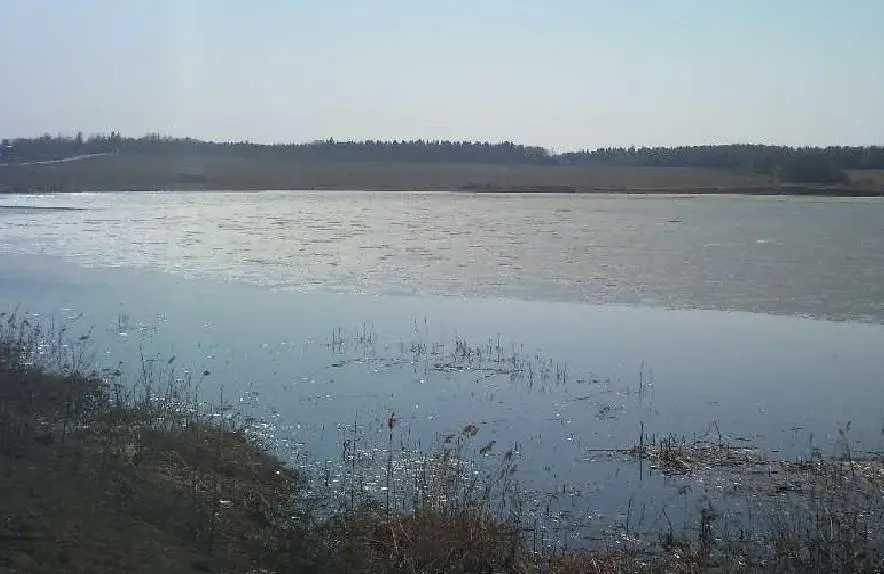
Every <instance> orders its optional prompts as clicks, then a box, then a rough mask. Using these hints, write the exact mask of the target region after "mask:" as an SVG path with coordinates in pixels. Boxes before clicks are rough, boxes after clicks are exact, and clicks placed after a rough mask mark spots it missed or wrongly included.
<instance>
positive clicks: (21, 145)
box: [0, 132, 884, 183]
mask: <svg viewBox="0 0 884 574" xmlns="http://www.w3.org/2000/svg"><path fill="white" fill-rule="evenodd" d="M103 153H127V154H147V155H169V156H182V155H189V156H200V155H203V156H212V157H219V156H220V157H240V158H268V159H283V160H291V161H316V162H320V161H329V162H332V161H369V162H435V163H484V164H531V165H611V166H630V167H694V168H717V169H731V170H741V171H752V172H757V173H765V174H769V175H771V176H772V177H775V178H777V179H778V180H779V181H782V182H807V183H811V182H815V183H838V182H842V181H845V179H846V176H845V174H844V171H845V170H849V169H884V147H882V146H866V147H859V146H830V147H786V146H768V145H749V144H738V145H707V146H678V147H640V148H636V147H616V148H614V147H606V148H597V149H594V150H584V151H579V152H569V153H561V154H554V153H552V152H550V151H549V150H546V149H544V148H542V147H538V146H524V145H517V144H514V143H512V142H509V141H506V142H502V143H489V142H477V141H448V140H421V139H418V140H383V141H381V140H366V141H338V140H333V139H328V140H318V141H313V142H310V143H304V144H273V145H267V144H256V143H252V142H248V141H237V142H214V141H204V140H198V139H193V138H171V137H162V136H160V135H157V134H149V135H146V136H143V137H138V138H134V137H123V136H122V135H121V134H120V133H119V132H111V133H110V134H96V135H91V136H89V137H84V136H83V134H82V133H80V134H77V135H76V136H74V137H67V136H55V137H52V136H50V135H49V134H44V135H43V136H41V137H37V138H16V139H3V140H2V142H0V162H13V163H19V162H35V161H50V160H56V159H62V158H65V157H71V156H77V155H88V154H103Z"/></svg>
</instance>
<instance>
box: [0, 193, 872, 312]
mask: <svg viewBox="0 0 884 574" xmlns="http://www.w3.org/2000/svg"><path fill="white" fill-rule="evenodd" d="M4 203H7V204H10V205H32V206H47V207H52V206H56V207H58V206H65V207H77V208H84V209H85V211H74V212H59V213H50V212H34V211H17V210H16V211H10V210H5V211H4V210H0V221H2V223H3V225H2V226H0V250H2V251H4V252H6V253H30V254H35V253H45V254H55V255H62V256H64V257H68V258H71V259H74V260H76V261H78V262H80V263H84V264H88V265H109V266H119V265H123V266H131V267H137V268H152V269H159V270H163V271H174V272H177V273H182V274H186V275H189V276H198V277H204V278H205V277H207V278H213V279H234V280H241V281H246V282H250V283H255V284H259V285H264V286H274V287H280V288H285V289H290V290H295V291H298V292H329V291H334V292H344V293H368V294H390V293H408V294H420V295H467V296H474V295H478V296H491V297H508V298H520V299H540V300H560V301H583V302H591V303H612V302H613V303H627V304H634V303H642V304H661V305H665V306H670V307H677V308H703V309H720V310H740V311H750V312H765V313H776V314H799V315H810V316H816V317H831V318H849V319H862V320H870V321H874V322H881V321H882V319H884V225H882V224H881V223H882V221H884V202H882V201H879V200H856V199H849V200H835V199H822V198H795V197H789V198H746V197H742V198H740V197H708V196H703V197H660V196H655V197H634V196H633V197H616V196H573V195H568V196H551V195H543V196H525V195H521V196H490V195H488V194H479V195H469V194H445V193H420V194H414V193H412V194H405V193H366V192H352V193H347V192H267V193H189V194H188V193H113V194H78V195H58V196H36V197H35V196H9V198H8V199H7V200H5V201H4Z"/></svg>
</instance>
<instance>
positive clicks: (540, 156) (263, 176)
mask: <svg viewBox="0 0 884 574" xmlns="http://www.w3.org/2000/svg"><path fill="white" fill-rule="evenodd" d="M872 170H884V147H881V146H873V147H826V148H811V147H804V148H791V147H776V146H761V145H721V146H684V147H671V148H663V147H654V148H632V147H630V148H599V149H596V150H587V151H581V152H570V153H562V154H554V153H551V152H550V151H548V150H546V149H544V148H541V147H536V146H523V145H517V144H514V143H511V142H502V143H488V142H466V141H465V142H453V141H424V140H414V141H360V142H354V141H335V140H323V141H316V142H311V143H306V144H284V145H283V144H280V145H263V144H254V143H249V142H211V141H202V140H196V139H191V138H166V137H160V136H156V135H150V136H145V137H140V138H130V137H122V136H121V135H120V134H118V133H116V132H113V133H111V134H110V135H98V136H93V137H89V138H84V137H82V136H77V137H72V138H68V137H50V136H43V137H39V138H18V139H4V140H2V142H0V191H7V192H9V191H31V190H44V191H45V190H55V191H80V190H107V189H415V190H419V189H471V190H477V191H507V190H509V191H547V192H563V191H564V192H586V191H694V192H716V191H717V192H724V191H732V192H741V193H768V192H774V193H777V192H786V193H792V192H795V191H796V190H797V189H798V188H795V187H794V186H810V187H809V188H807V189H809V190H810V191H820V186H825V190H828V191H838V193H841V192H842V191H844V190H845V189H846V190H847V192H845V193H844V194H846V195H850V194H852V192H858V191H859V190H860V188H862V191H863V193H862V194H873V195H874V194H877V193H878V191H880V188H881V186H882V182H881V178H880V172H873V171H872ZM789 186H792V187H789ZM825 190H823V191H825ZM839 190H840V191H839Z"/></svg>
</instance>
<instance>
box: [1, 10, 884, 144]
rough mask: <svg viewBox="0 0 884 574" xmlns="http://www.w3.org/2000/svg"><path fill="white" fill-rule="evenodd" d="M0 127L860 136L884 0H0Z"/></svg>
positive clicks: (262, 135) (873, 91) (259, 138)
mask: <svg viewBox="0 0 884 574" xmlns="http://www.w3.org/2000/svg"><path fill="white" fill-rule="evenodd" d="M0 10H2V12H3V14H4V18H3V19H2V20H0V78H3V80H4V86H3V88H2V89H0V137H33V136H37V135H40V134H42V133H44V132H48V133H50V134H53V135H54V134H56V133H64V134H68V135H73V134H75V133H76V132H78V131H82V132H84V133H85V134H87V135H88V134H90V133H97V132H101V133H108V132H110V131H118V132H122V133H123V134H124V135H129V136H135V137H138V136H140V135H143V134H145V133H159V134H162V135H167V136H172V137H194V138H198V139H206V140H216V141H238V140H249V141H252V142H255V143H288V142H291V143H304V142H309V141H312V140H316V139H327V138H334V139H337V140H366V139H375V140H378V139H379V140H394V139H395V140H411V139H424V140H435V139H442V140H458V141H460V140H479V141H505V140H509V141H513V142H515V143H519V144H525V145H538V146H542V147H545V148H547V149H550V150H552V151H556V152H561V151H570V150H578V149H585V148H596V147H607V146H612V147H619V146H630V145H635V146H636V147H642V146H677V145H706V144H730V143H758V144H775V145H792V146H804V145H809V146H827V145H880V144H881V143H882V139H884V138H882V134H884V106H881V105H880V95H881V94H882V93H884V72H882V70H881V67H880V63H881V61H882V59H884V35H882V34H880V30H879V29H878V28H879V27H880V23H881V22H882V21H884V2H877V1H875V0H855V1H854V2H851V3H849V4H841V3H838V2H836V1H833V0H810V1H806V2H800V1H798V0H783V1H781V2H778V3H776V4H774V3H770V2H765V1H763V0H746V1H744V2H741V3H727V4H726V3H709V2H706V3H704V2H699V1H696V0H694V1H688V0H681V1H675V0H673V1H672V2H664V1H662V0H661V1H651V0H647V1H643V2H636V3H634V4H631V5H629V6H627V5H626V4H625V3H616V4H615V3H613V2H602V1H592V0H584V1H577V0H560V2H558V3H557V4H556V6H555V9H552V8H550V7H549V6H547V5H545V4H543V3H541V2H535V1H531V0H509V1H508V2H504V1H503V0H487V1H486V2H483V3H482V4H481V5H477V3H470V2H466V1H465V0H452V1H450V2H447V3H444V4H431V3H425V2H413V3H405V2H399V1H394V0H379V1H378V2H374V3H371V5H368V4H367V3H359V2H356V0H338V1H334V2H333V1H327V2H319V1H314V0H304V1H299V2H285V1H283V0H266V1H265V2H262V3H260V4H255V5H249V4H245V3H239V2H233V1H232V0H223V1H221V0H219V1H217V2H210V1H208V0H183V1H181V2H174V1H172V0H157V1H156V2H151V3H145V4H138V5H134V4H125V5H120V4H118V3H115V2H112V1H111V0H84V1H81V2H78V3H76V4H74V3H63V2H59V1H52V0H35V1H33V2H28V3H18V2H14V1H12V0H0Z"/></svg>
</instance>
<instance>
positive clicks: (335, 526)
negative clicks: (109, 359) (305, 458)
mask: <svg viewBox="0 0 884 574" xmlns="http://www.w3.org/2000/svg"><path fill="white" fill-rule="evenodd" d="M88 348H89V341H88V338H83V339H82V340H81V339H79V338H76V339H75V340H74V341H69V340H68V338H67V337H66V335H65V333H64V332H63V331H61V330H54V329H52V328H51V327H49V328H48V329H47V328H43V327H41V326H39V325H33V324H30V323H28V321H27V320H26V319H20V318H19V317H17V316H16V315H14V314H13V315H9V314H4V315H3V316H2V317H0V492H2V494H3V495H2V497H0V572H98V573H101V572H330V573H337V572H365V573H368V572H382V573H383V572H389V573H394V572H408V573H414V572H451V573H454V572H488V573H491V572H500V573H504V572H507V573H525V574H527V573H533V572H550V573H552V574H565V573H578V572H593V573H618V572H620V573H632V572H703V571H708V572H730V571H734V572H746V571H750V572H751V571H762V572H768V571H771V572H839V571H840V572H876V571H880V570H881V565H882V562H881V558H882V556H884V552H882V550H884V549H882V542H884V536H882V532H881V527H882V526H881V525H882V524H884V520H882V517H884V515H882V509H884V504H882V502H881V497H882V493H881V489H882V487H884V475H882V474H881V469H882V467H881V465H880V462H879V461H876V460H874V459H864V460H859V459H856V458H854V457H851V456H849V452H848V453H847V456H845V457H843V458H842V459H838V460H828V459H822V458H819V459H815V460H813V461H804V462H802V463H801V464H798V463H785V462H782V463H781V462H776V461H770V460H766V459H764V458H763V457H761V456H760V455H758V454H756V453H753V452H752V451H750V450H747V449H746V448H741V449H737V448H735V447H732V446H730V445H727V444H726V443H725V442H722V441H721V440H719V442H713V443H696V442H693V443H692V442H686V441H683V440H679V439H677V438H675V437H667V438H666V439H664V440H659V441H658V440H656V439H653V440H651V441H648V442H647V444H646V442H645V440H644V438H643V439H642V440H641V441H640V444H639V445H637V446H636V447H635V448H634V449H631V450H630V451H628V452H627V453H624V454H626V455H627V456H629V457H634V458H636V459H638V460H639V461H641V463H642V464H645V465H647V466H648V467H649V468H653V469H654V470H655V471H657V472H661V473H664V474H672V475H681V476H687V475H696V477H697V478H698V479H703V480H708V479H709V477H708V476H706V475H702V474H701V473H702V472H706V471H708V470H709V469H714V470H715V471H716V472H718V473H719V474H718V475H717V476H718V477H719V478H723V479H724V480H725V482H727V483H728V484H731V485H739V489H740V492H745V493H751V495H752V496H755V497H759V498H758V500H764V501H767V503H768V508H767V510H769V511H770V512H768V513H766V514H764V519H760V518H759V519H758V520H757V521H756V522H755V523H754V524H751V525H749V526H751V527H752V528H744V529H742V530H740V531H728V530H727V529H725V528H724V527H723V525H724V524H725V523H726V520H725V518H726V517H723V516H721V512H720V511H719V510H718V509H717V508H715V507H713V505H712V503H711V502H710V503H709V504H708V505H707V506H705V507H703V508H701V509H699V511H698V513H697V517H696V527H695V529H694V531H693V534H691V535H687V536H685V535H679V534H674V533H673V532H671V531H670V532H661V533H660V534H659V536H658V537H656V538H654V539H653V540H647V541H643V542H641V543H638V542H636V543H631V542H629V543H627V542H624V543H623V544H617V545H613V546H611V547H607V548H594V549H587V550H583V551H572V552H570V553H567V554H564V555H563V554H559V553H551V552H549V551H546V550H545V549H543V548H537V547H536V546H535V545H532V544H530V543H529V539H530V533H528V532H526V530H525V525H524V524H522V523H521V522H520V520H519V517H518V516H515V515H514V516H508V515H501V514H500V513H499V512H495V511H493V510H492V509H494V508H496V507H497V506H496V502H497V500H495V498H494V496H497V495H489V492H490V491H489V490H488V489H486V488H483V485H482V483H481V482H474V481H471V480H464V479H463V476H462V473H460V472H458V469H459V464H460V461H461V460H462V458H463V456H464V454H465V453H464V452H463V449H464V446H465V445H468V444H469V441H470V440H471V437H472V436H473V435H474V434H475V432H476V430H477V429H476V428H475V426H474V425H468V426H466V427H465V428H463V429H459V431H457V432H455V433H453V434H452V436H451V437H448V438H447V439H446V441H445V442H444V444H443V445H441V446H440V448H439V449H438V451H437V452H434V453H432V454H431V455H429V456H427V457H426V459H425V460H423V461H422V462H421V463H420V465H419V467H418V468H417V472H415V474H414V476H415V480H414V489H413V490H412V491H410V492H409V493H408V498H409V500H410V504H409V506H408V509H407V510H406V511H402V512H393V511H392V510H391V508H392V506H391V504H390V502H389V501H384V500H383V499H377V498H373V497H363V496H362V495H361V494H359V493H356V492H353V493H352V498H351V499H350V500H349V502H348V503H347V504H346V506H345V508H344V509H343V511H342V512H338V513H335V514H333V515H332V516H331V517H328V516H324V517H322V518H320V515H319V514H317V513H315V512H314V510H313V509H314V503H315V501H312V502H311V501H310V499H309V497H305V496H303V489H304V482H305V481H304V477H302V476H301V475H299V473H298V472H296V471H293V470H291V469H290V468H287V467H286V465H284V464H283V463H282V462H281V461H280V460H279V459H277V458H276V457H275V456H273V455H272V454H270V453H269V452H268V451H267V450H266V449H265V448H264V447H263V446H262V445H261V444H260V443H259V442H257V441H255V440H253V439H252V438H251V436H250V434H249V433H248V432H247V428H248V427H247V425H246V424H244V423H243V422H238V420H237V419H236V417H233V416H227V415H228V414H229V413H227V412H226V411H224V410H223V409H215V408H211V406H209V405H204V404H202V403H200V402H199V401H198V400H197V397H195V396H193V394H192V393H191V392H190V391H189V389H191V388H192V386H191V385H189V384H188V380H187V378H186V377H185V378H184V379H182V378H180V377H174V376H170V377H169V378H164V377H160V376H158V375H155V374H152V373H150V372H149V371H148V370H147V369H145V370H144V371H143V372H141V373H139V374H138V375H137V378H136V379H135V380H126V379H125V378H124V377H125V374H123V373H117V372H101V373H91V372H89V370H88V366H89V364H90V361H89V360H88V353H87V350H88ZM295 416H296V415H295ZM395 424H396V420H395V417H394V416H391V418H390V421H389V426H390V431H391V434H390V436H391V439H390V442H391V443H392V431H393V428H394V427H395ZM390 461H391V462H390V466H388V468H392V457H391V459H390ZM503 461H504V464H503V465H502V467H501V469H500V471H501V474H500V475H499V478H497V479H496V480H501V478H500V477H504V479H505V477H509V476H512V475H513V474H514V473H515V467H514V466H512V465H507V464H506V462H507V457H504V458H503ZM354 468H355V466H354ZM722 473H723V474H722ZM734 490H735V491H737V488H736V487H734ZM505 492H506V493H507V495H508V496H511V495H513V491H512V490H505ZM516 494H517V493H516ZM626 534H629V532H628V527H627V533H626Z"/></svg>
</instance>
